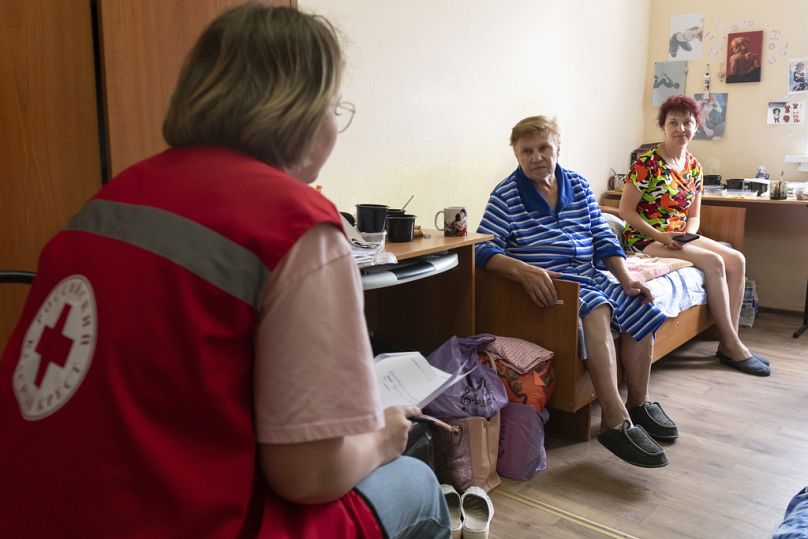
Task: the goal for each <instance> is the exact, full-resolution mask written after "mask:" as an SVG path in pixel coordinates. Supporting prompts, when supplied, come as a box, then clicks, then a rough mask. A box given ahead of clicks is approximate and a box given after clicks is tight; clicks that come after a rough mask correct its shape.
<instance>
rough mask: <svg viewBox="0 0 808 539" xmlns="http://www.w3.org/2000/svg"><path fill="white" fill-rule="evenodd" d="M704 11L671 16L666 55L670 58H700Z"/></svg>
mask: <svg viewBox="0 0 808 539" xmlns="http://www.w3.org/2000/svg"><path fill="white" fill-rule="evenodd" d="M703 36H704V13H687V14H685V15H672V16H671V33H670V39H668V55H669V59H671V60H701V41H702V38H703Z"/></svg>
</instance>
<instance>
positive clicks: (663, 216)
mask: <svg viewBox="0 0 808 539" xmlns="http://www.w3.org/2000/svg"><path fill="white" fill-rule="evenodd" d="M703 177H704V171H703V170H702V168H701V164H699V162H698V161H697V160H696V158H695V157H693V155H692V154H691V153H690V152H687V156H686V158H685V166H684V169H682V170H681V171H676V170H673V169H672V168H670V167H669V166H668V163H667V162H666V161H665V159H664V158H663V157H662V154H660V153H659V152H658V151H657V149H656V148H654V149H653V150H650V151H649V152H647V153H644V154H643V155H641V156H640V157H639V159H637V160H636V161H635V162H634V164H633V165H631V170H630V171H629V173H628V175H627V176H626V183H632V184H634V186H635V187H637V189H639V190H640V193H642V198H640V202H639V204H637V213H639V214H640V216H641V217H642V218H643V219H645V220H646V221H647V222H648V224H650V225H651V226H652V227H654V228H656V229H657V230H664V231H666V232H684V230H685V226H686V225H687V211H688V209H689V208H690V205H691V204H692V203H693V199H694V198H695V197H696V194H698V193H701V191H702V188H703V182H704V178H703ZM653 241H654V240H652V239H651V238H649V237H648V236H645V235H643V234H640V233H639V232H637V230H635V229H634V227H632V226H631V225H630V224H628V223H626V229H625V230H624V231H623V245H624V247H625V248H626V250H628V251H642V250H643V249H645V248H646V247H647V246H648V245H649V244H651V243H653Z"/></svg>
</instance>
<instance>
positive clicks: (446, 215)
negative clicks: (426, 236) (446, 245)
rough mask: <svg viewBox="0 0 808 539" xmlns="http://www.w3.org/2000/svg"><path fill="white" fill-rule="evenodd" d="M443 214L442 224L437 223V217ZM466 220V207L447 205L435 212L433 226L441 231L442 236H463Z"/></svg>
mask: <svg viewBox="0 0 808 539" xmlns="http://www.w3.org/2000/svg"><path fill="white" fill-rule="evenodd" d="M441 214H443V226H442V227H441V226H440V224H439V223H438V217H440V215H441ZM467 223H468V221H467V219H466V208H464V207H463V206H449V207H447V208H444V209H442V210H441V211H439V212H438V213H436V214H435V228H437V229H438V230H442V231H443V235H444V236H465V235H466V233H467V230H466V229H467V226H468V224H467Z"/></svg>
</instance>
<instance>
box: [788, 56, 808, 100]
mask: <svg viewBox="0 0 808 539" xmlns="http://www.w3.org/2000/svg"><path fill="white" fill-rule="evenodd" d="M806 70H808V57H805V58H794V59H793V60H789V61H788V91H789V93H799V92H808V80H806V77H805V72H806Z"/></svg>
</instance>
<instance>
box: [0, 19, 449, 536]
mask: <svg viewBox="0 0 808 539" xmlns="http://www.w3.org/2000/svg"><path fill="white" fill-rule="evenodd" d="M342 70H343V58H342V53H341V50H340V47H339V44H338V40H337V38H336V33H335V31H334V29H333V28H332V27H331V25H330V24H329V23H328V22H327V21H326V20H325V19H323V18H320V17H315V16H310V15H306V14H302V13H300V12H298V11H297V10H294V9H289V8H278V7H268V6H264V5H261V4H258V3H249V4H245V5H243V6H240V7H237V8H235V9H232V10H230V11H227V12H225V13H224V14H222V15H221V16H220V17H218V18H217V19H216V20H215V21H213V22H212V23H211V25H210V26H209V27H208V28H207V29H206V30H205V32H204V33H203V35H202V36H201V38H200V39H199V41H198V43H197V44H196V46H195V48H194V49H193V50H192V51H191V53H190V55H189V57H188V59H187V60H186V63H185V66H184V67H183V70H182V72H181V74H180V77H179V82H178V84H177V87H176V90H175V92H174V95H173V96H172V99H171V104H170V107H169V111H168V114H167V117H166V120H165V124H164V134H165V137H166V140H167V141H168V143H169V145H170V146H171V148H170V149H168V150H166V151H164V152H162V153H160V154H158V155H156V156H154V157H151V158H149V159H146V160H144V161H142V162H140V163H138V164H136V165H134V166H132V167H130V168H129V169H127V170H125V171H124V172H122V173H121V174H120V175H118V176H117V177H116V178H114V179H113V180H112V181H110V182H109V183H108V184H107V185H106V186H104V188H102V189H101V190H100V191H99V192H98V193H97V194H96V195H95V197H93V199H92V200H90V201H89V202H88V203H87V204H86V205H85V207H84V208H83V209H82V210H81V211H80V212H79V213H78V214H77V215H76V216H74V217H73V219H72V220H71V221H70V223H69V224H68V225H67V226H66V227H65V228H64V229H63V230H62V231H61V232H59V233H58V234H56V236H54V237H53V238H52V239H51V240H50V241H49V242H48V244H47V245H46V246H45V248H44V250H43V252H42V255H41V258H40V262H39V267H38V270H37V277H36V280H35V282H34V284H33V287H32V289H31V293H30V295H29V298H28V300H27V303H26V306H25V308H24V312H23V314H22V317H21V319H20V322H19V324H18V326H17V328H16V330H15V332H14V334H13V335H12V337H11V339H10V340H9V343H8V346H7V348H6V350H5V353H4V355H3V359H2V362H0V425H2V428H3V443H2V444H0V477H2V481H0V489H1V490H2V492H1V493H0V498H2V500H3V503H2V504H0V521H2V522H3V526H4V529H5V530H6V532H5V533H6V534H7V535H8V536H9V537H58V536H61V537H64V536H69V537H101V536H104V537H106V536H115V537H167V536H188V537H228V538H230V537H290V538H291V537H295V538H298V537H335V538H339V537H381V536H387V537H448V536H449V531H448V520H449V517H448V511H447V508H446V505H445V501H444V499H443V496H442V494H441V491H440V489H439V486H438V484H437V481H436V479H435V477H434V474H433V473H432V471H431V470H430V469H429V468H428V467H427V466H426V465H424V464H422V463H421V462H420V461H417V460H414V459H410V458H407V457H401V453H402V451H403V450H404V447H405V444H406V441H407V434H408V430H409V427H410V426H411V423H410V421H409V420H408V417H411V416H412V415H415V414H417V413H419V410H418V409H417V408H414V407H393V408H388V409H386V410H382V409H381V406H380V401H379V395H378V389H377V387H376V381H375V376H374V373H373V368H372V353H371V349H370V346H369V339H368V335H367V329H366V325H365V320H364V316H363V294H362V287H361V283H360V280H359V275H358V271H357V269H356V266H355V264H354V262H353V258H352V256H351V252H350V249H349V246H348V243H347V241H346V239H345V236H344V234H343V232H342V229H341V225H340V219H339V214H338V212H337V210H336V208H335V207H334V206H333V204H332V203H331V202H329V201H328V200H327V199H325V198H324V197H323V196H322V195H321V194H320V193H318V192H317V191H316V190H315V189H312V188H311V187H310V186H309V185H307V184H308V183H310V182H312V181H313V180H314V179H315V178H316V177H317V175H318V173H319V171H320V168H321V167H322V166H323V164H324V163H325V161H326V160H327V159H328V157H329V155H330V153H331V151H332V149H333V147H334V144H335V142H336V138H337V133H338V131H339V130H340V126H339V125H338V121H343V122H346V123H344V124H343V125H342V127H343V128H344V127H347V121H350V116H351V115H352V113H353V107H352V106H350V104H346V103H344V102H342V100H341V96H340V92H339V87H340V76H341V74H342Z"/></svg>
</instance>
